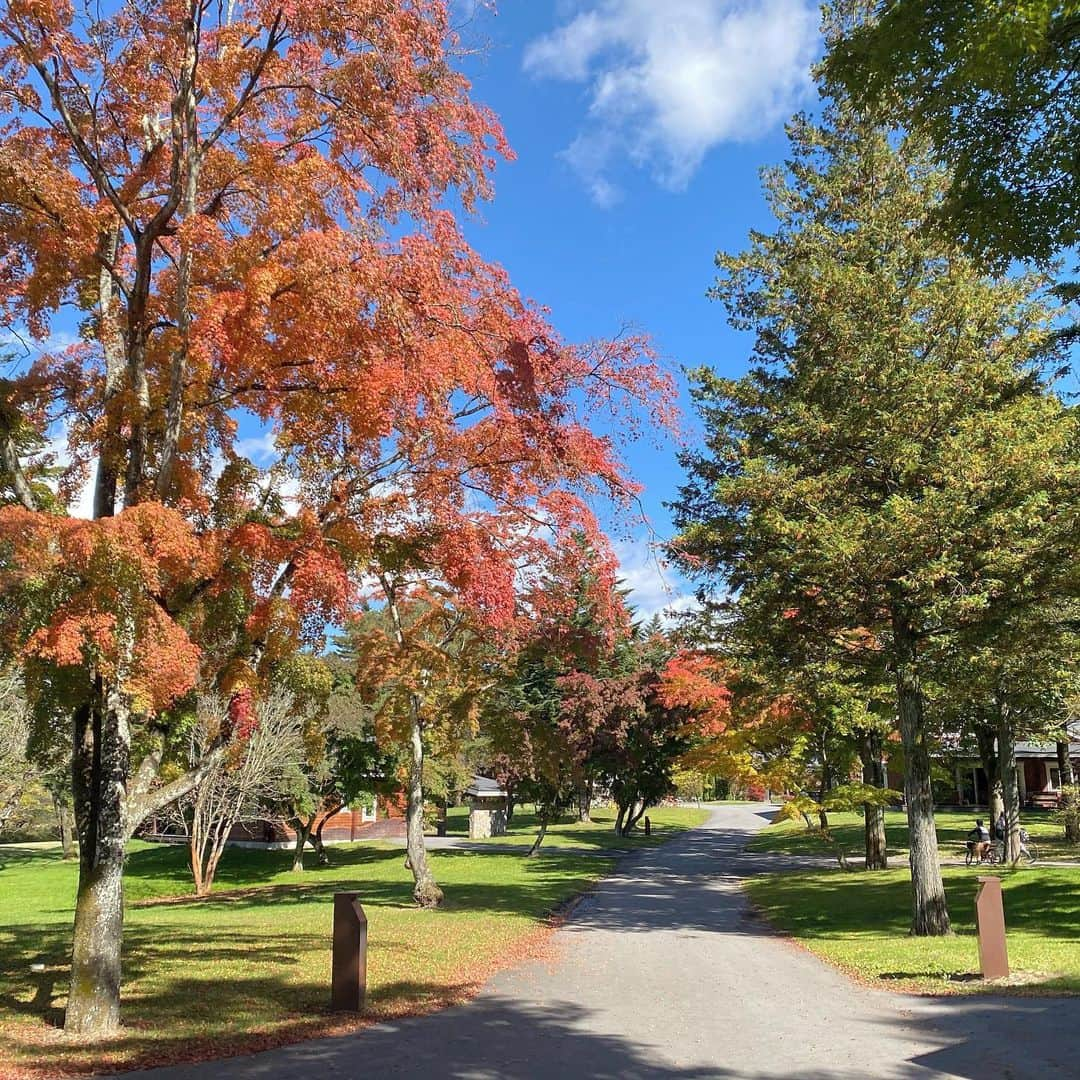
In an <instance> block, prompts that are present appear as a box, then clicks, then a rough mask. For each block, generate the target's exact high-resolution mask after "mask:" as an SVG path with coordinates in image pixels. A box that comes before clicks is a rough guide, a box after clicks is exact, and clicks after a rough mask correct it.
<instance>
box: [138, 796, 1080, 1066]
mask: <svg viewBox="0 0 1080 1080" xmlns="http://www.w3.org/2000/svg"><path fill="white" fill-rule="evenodd" d="M768 816H769V814H768V812H767V811H764V810H760V809H758V808H755V807H752V806H723V807H719V808H717V809H716V810H714V812H713V814H712V817H711V819H710V820H709V822H708V823H707V824H706V825H704V826H702V827H701V828H698V829H694V830H692V831H691V832H689V833H686V834H684V835H683V836H681V837H679V838H678V839H676V840H673V841H672V842H671V843H669V844H666V845H664V846H663V847H660V848H654V849H651V850H649V851H646V852H642V853H641V854H639V855H637V856H634V857H633V858H632V859H628V860H626V861H625V862H623V863H622V864H621V866H620V869H619V871H618V872H617V873H616V874H615V875H614V876H612V877H610V878H608V879H606V880H605V881H604V882H603V883H602V884H601V885H600V887H599V888H598V889H597V890H596V892H595V893H594V894H592V895H591V896H589V897H588V898H587V899H586V900H584V901H583V902H582V903H581V904H580V905H579V906H578V907H577V909H576V910H575V912H574V915H573V917H572V918H571V920H570V921H569V922H568V923H567V925H566V926H565V927H564V928H562V929H561V930H559V931H558V933H557V934H556V950H555V959H553V960H548V961H543V962H536V963H532V964H527V965H525V966H523V967H520V968H516V969H514V970H512V971H507V972H504V973H502V974H501V975H499V976H497V977H496V978H494V979H493V980H492V981H491V983H490V984H489V985H488V986H487V987H486V988H485V989H484V990H483V991H482V992H481V993H480V995H479V996H478V997H477V998H475V999H474V1000H473V1001H472V1002H470V1003H469V1004H468V1005H465V1006H462V1007H460V1008H455V1009H451V1010H447V1011H446V1012H442V1013H439V1014H436V1015H434V1016H429V1017H421V1018H417V1019H414V1020H407V1021H403V1022H400V1023H396V1024H380V1025H377V1026H375V1027H372V1028H369V1029H367V1030H366V1031H363V1032H360V1033H358V1034H356V1035H352V1036H344V1037H339V1038H333V1039H319V1040H315V1041H312V1042H307V1043H300V1044H298V1045H296V1046H291V1047H286V1048H283V1049H279V1050H273V1051H269V1052H267V1053H264V1054H259V1055H256V1056H253V1057H245V1058H233V1059H231V1060H228V1061H213V1062H207V1063H205V1064H203V1065H192V1066H181V1067H175V1068H169V1069H159V1070H152V1071H149V1072H145V1073H139V1074H135V1075H139V1076H147V1077H156V1078H158V1080H204V1078H205V1080H209V1078H214V1080H218V1078H220V1080H256V1078H258V1080H271V1078H272V1080H279V1078H280V1080H285V1078H290V1080H291V1078H299V1077H311V1078H313V1080H331V1078H339V1077H350V1078H351V1077H355V1078H365V1080H367V1078H371V1080H381V1078H382V1077H410V1078H421V1077H422V1078H424V1080H441V1078H454V1080H525V1078H537V1080H576V1078H578V1077H590V1078H604V1080H607V1078H611V1080H636V1078H639V1077H642V1078H643V1077H658V1078H659V1077H671V1078H687V1077H719V1078H725V1077H736V1078H740V1080H766V1078H768V1080H774V1078H780V1077H792V1078H798V1080H856V1078H859V1080H862V1078H868V1077H880V1078H885V1080H892V1078H898V1077H943V1076H944V1077H948V1076H952V1077H964V1078H970V1080H976V1078H978V1080H1027V1078H1032V1080H1034V1078H1036V1077H1038V1078H1039V1080H1046V1078H1047V1077H1052V1078H1053V1077H1076V1076H1080V998H1061V999H1051V998H1016V997H1012V998H997V997H987V996H980V997H953V998H918V997H911V996H904V995H899V994H893V993H889V992H887V991H878V990H871V989H866V988H864V987H861V986H859V985H857V984H855V983H853V982H851V981H849V980H848V979H846V978H845V977H844V976H842V975H841V974H839V973H838V972H836V971H834V970H832V969H831V968H828V967H826V966H825V965H824V964H821V963H820V962H819V961H817V960H815V959H814V958H813V957H812V956H810V955H809V954H808V953H806V952H804V951H803V950H801V949H799V948H798V947H796V946H794V945H792V944H791V943H790V942H787V941H785V940H783V939H781V938H779V937H777V936H775V935H773V934H771V933H769V932H768V930H767V928H766V927H765V926H763V925H762V923H761V921H760V920H759V919H758V918H756V917H755V915H754V912H753V911H752V909H751V908H750V906H749V905H748V903H747V901H746V898H745V896H744V894H743V892H742V890H741V888H740V887H739V880H740V877H741V876H742V875H743V874H744V873H746V872H747V871H748V870H750V869H751V868H753V869H755V870H758V871H760V870H763V869H769V868H771V865H770V864H771V863H772V860H767V859H763V858H761V857H760V856H759V857H755V858H753V859H750V858H745V857H741V856H740V854H739V853H740V851H741V849H742V846H743V845H744V844H745V842H746V839H747V837H748V836H750V835H751V834H752V833H753V832H754V831H755V830H756V829H758V828H760V827H761V826H762V825H764V824H765V823H766V821H767V819H768Z"/></svg>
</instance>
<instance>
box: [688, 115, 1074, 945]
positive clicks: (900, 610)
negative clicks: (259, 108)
mask: <svg viewBox="0 0 1080 1080" xmlns="http://www.w3.org/2000/svg"><path fill="white" fill-rule="evenodd" d="M789 137H790V140H791V160H790V161H789V163H788V164H787V166H786V167H785V168H782V169H773V170H770V171H767V172H766V174H765V188H766V194H767V196H768V199H769V202H770V205H771V207H772V210H773V213H774V214H775V216H776V218H777V227H776V230H775V231H774V232H773V233H771V234H764V233H754V234H752V237H751V244H750V247H749V248H748V249H747V250H746V251H745V252H743V253H741V254H737V255H725V254H721V255H720V256H718V260H717V261H718V265H719V267H720V271H721V274H720V277H719V280H718V282H717V284H716V286H715V289H714V290H713V295H714V296H715V297H716V298H718V299H720V300H721V301H723V303H724V304H725V305H726V307H727V309H728V312H729V315H730V320H731V322H732V324H733V325H734V326H735V327H736V328H738V329H742V330H748V331H751V332H753V333H754V335H755V338H756V340H755V346H754V366H753V368H752V369H751V371H750V372H749V373H748V374H747V375H746V376H745V377H744V378H742V379H740V380H737V381H733V380H728V379H722V378H720V377H718V376H717V375H716V374H714V373H713V372H711V371H709V370H701V371H698V372H697V373H696V375H695V389H694V396H695V399H696V402H697V406H698V408H699V411H700V413H701V416H702V418H703V420H704V422H705V427H706V433H707V434H706V439H705V445H704V446H703V447H702V448H701V449H700V450H695V451H691V452H688V453H687V454H686V455H685V457H684V465H685V467H686V468H687V470H688V473H689V480H688V482H687V484H686V485H685V486H684V487H683V488H682V489H681V492H680V496H679V499H678V501H677V502H676V504H675V507H674V509H675V516H676V522H677V525H678V528H679V529H680V530H681V535H680V536H679V537H678V538H677V540H676V542H675V544H674V554H675V556H676V557H677V558H678V559H679V560H680V561H681V563H682V565H683V567H684V568H685V569H686V570H687V572H689V573H692V574H698V575H702V576H703V577H704V580H705V586H704V591H708V589H709V583H710V581H711V580H712V579H713V578H714V577H715V575H717V574H723V575H724V578H725V584H726V587H727V588H728V589H729V590H730V593H731V595H732V596H733V597H734V600H733V601H732V607H733V609H734V612H735V614H736V616H737V617H738V618H739V620H740V621H741V622H742V623H743V624H744V625H745V627H746V628H747V630H748V631H749V632H750V633H752V634H753V635H754V636H755V637H756V639H757V640H758V641H760V642H762V643H764V646H765V647H769V648H773V649H775V648H776V647H777V646H776V642H777V641H781V642H782V641H783V640H784V639H785V638H787V639H791V640H793V641H794V642H798V641H799V640H800V639H801V640H804V641H805V640H806V639H813V640H814V641H815V642H816V643H817V644H818V645H820V646H825V647H827V648H828V650H829V652H830V653H831V655H832V656H834V657H835V659H836V660H837V661H838V662H839V663H842V664H843V665H845V666H847V667H850V668H854V669H859V668H861V669H863V670H865V671H866V672H868V673H873V672H882V671H884V672H887V673H888V675H889V677H890V679H891V681H892V683H893V688H894V706H895V711H896V716H897V720H898V726H899V729H900V734H901V738H902V743H903V751H904V761H905V798H906V804H907V812H908V823H909V836H910V847H911V874H912V885H913V889H912V894H913V917H912V932H913V933H915V934H920V935H932V934H944V933H948V932H949V916H948V910H947V906H946V899H945V891H944V887H943V883H942V878H941V873H940V869H939V866H938V852H937V839H936V833H935V828H934V814H933V802H932V795H931V786H930V756H929V755H930V738H931V735H932V727H931V724H930V721H929V719H928V717H927V714H926V698H925V693H924V689H923V682H924V679H925V678H926V676H927V665H928V664H929V663H930V662H931V661H932V660H933V659H934V657H935V656H936V655H937V654H938V653H939V652H940V651H941V649H942V648H943V647H944V645H945V644H946V643H947V642H948V641H949V640H950V639H951V636H953V635H956V634H957V633H959V632H961V631H963V630H964V629H965V628H966V627H969V626H971V625H974V624H977V623H978V622H979V621H980V620H983V619H985V618H986V616H987V612H988V611H989V610H991V609H995V608H1001V607H1007V606H1008V605H1010V604H1018V603H1031V602H1034V601H1035V599H1036V598H1037V597H1038V596H1039V595H1040V590H1041V589H1044V587H1045V585H1046V582H1045V580H1044V575H1043V569H1044V568H1045V567H1046V566H1048V565H1050V564H1051V563H1052V562H1053V559H1054V555H1053V552H1052V548H1053V543H1054V542H1055V541H1052V540H1051V539H1050V538H1049V531H1048V530H1050V527H1051V525H1056V524H1057V523H1058V517H1059V516H1060V515H1059V511H1060V508H1061V506H1062V504H1063V501H1068V500H1069V499H1071V498H1072V497H1073V495H1072V488H1071V487H1070V485H1071V484H1073V483H1074V480H1075V476H1074V475H1073V474H1074V469H1073V468H1072V467H1071V466H1070V465H1069V464H1068V460H1069V447H1070V444H1071V442H1072V440H1073V427H1074V424H1073V420H1072V418H1071V417H1070V415H1069V413H1068V411H1067V410H1066V409H1064V408H1063V406H1062V404H1061V403H1060V401H1059V400H1058V399H1057V398H1056V397H1055V396H1053V395H1052V394H1051V393H1049V392H1048V390H1047V388H1046V386H1045V385H1044V382H1043V380H1042V378H1041V374H1040V371H1041V366H1040V360H1042V361H1045V360H1046V359H1048V358H1049V356H1048V350H1049V349H1050V347H1051V346H1050V342H1051V340H1052V328H1051V313H1050V312H1049V311H1048V310H1047V308H1046V307H1045V306H1044V305H1043V303H1042V302H1041V300H1040V295H1041V290H1042V288H1043V287H1044V286H1045V284H1046V283H1045V282H1044V281H1042V280H1041V279H1038V278H1035V277H1030V276H1028V277H1023V278H1000V279H992V278H987V277H985V276H984V275H983V274H982V273H980V271H979V269H978V268H977V267H976V266H975V265H974V264H973V263H972V262H971V261H970V260H969V259H968V258H966V257H965V256H964V255H963V254H962V253H961V252H959V251H958V250H953V249H951V248H949V247H948V246H944V245H943V244H942V242H941V241H940V240H939V239H937V238H936V237H934V236H933V235H932V234H931V233H930V231H929V230H926V229H924V228H923V227H922V226H923V225H924V224H925V222H926V221H927V220H928V218H929V217H930V216H931V215H932V214H933V213H934V212H935V211H936V209H937V208H938V206H939V205H940V202H941V198H942V194H943V192H944V190H945V188H946V184H947V178H946V177H944V176H943V175H942V174H941V173H940V172H938V171H937V170H936V169H935V168H934V167H933V166H932V163H931V162H930V160H929V157H928V154H927V152H926V150H925V148H924V146H923V145H922V144H921V143H920V142H919V141H918V140H917V139H914V138H909V139H906V140H903V141H900V142H897V141H895V140H893V139H890V137H888V136H887V134H886V133H885V132H883V131H882V130H880V129H879V128H878V127H876V126H875V124H874V123H873V122H872V121H871V120H869V119H867V118H866V117H863V116H861V115H860V114H858V113H857V112H856V111H855V110H854V109H852V108H851V107H849V105H848V104H847V103H845V102H843V101H836V102H831V103H828V104H827V106H826V108H825V109H824V113H823V121H822V123H821V124H814V123H811V122H810V121H809V120H807V119H805V118H802V117H799V118H796V119H795V120H794V121H793V122H792V123H791V125H790V126H789ZM792 656H794V657H797V656H798V651H797V648H795V649H793V650H792Z"/></svg>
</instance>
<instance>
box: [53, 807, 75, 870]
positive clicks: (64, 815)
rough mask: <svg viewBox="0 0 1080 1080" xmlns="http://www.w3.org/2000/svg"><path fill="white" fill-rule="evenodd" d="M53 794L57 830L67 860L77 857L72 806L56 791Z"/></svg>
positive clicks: (61, 848)
mask: <svg viewBox="0 0 1080 1080" xmlns="http://www.w3.org/2000/svg"><path fill="white" fill-rule="evenodd" d="M50 794H51V795H52V803H53V812H54V813H55V814H56V830H57V832H58V833H59V834H60V850H61V851H62V852H63V858H64V861H65V862H69V861H70V860H72V859H74V858H76V857H77V856H78V852H77V851H76V850H75V835H74V824H75V823H74V821H73V820H72V814H71V807H70V806H68V804H67V803H66V802H65V801H64V800H63V799H62V798H58V797H57V795H56V794H55V792H51V793H50Z"/></svg>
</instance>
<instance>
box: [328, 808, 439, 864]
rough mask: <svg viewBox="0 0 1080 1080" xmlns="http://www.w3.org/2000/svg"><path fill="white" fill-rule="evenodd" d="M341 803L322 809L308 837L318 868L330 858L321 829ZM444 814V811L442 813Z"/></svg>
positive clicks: (338, 809) (335, 812)
mask: <svg viewBox="0 0 1080 1080" xmlns="http://www.w3.org/2000/svg"><path fill="white" fill-rule="evenodd" d="M342 805H343V804H342V803H340V802H331V803H330V806H329V808H327V807H324V808H323V815H322V817H321V818H319V824H318V826H317V827H316V829H315V832H314V834H313V835H311V836H309V837H308V840H309V841H310V843H311V846H312V847H313V848H314V849H315V855H316V857H317V858H318V860H319V865H320V866H329V865H330V856H329V855H328V854H327V852H326V844H325V843H323V829H325V828H326V823H327V822H328V821H329V820H330V819H331V818H332V817H333V816H334V815H335V814H337V813H339V812H340V810H341V808H342ZM443 812H444V813H445V810H444V811H443Z"/></svg>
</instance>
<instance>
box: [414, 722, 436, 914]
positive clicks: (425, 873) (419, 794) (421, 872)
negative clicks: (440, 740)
mask: <svg viewBox="0 0 1080 1080" xmlns="http://www.w3.org/2000/svg"><path fill="white" fill-rule="evenodd" d="M409 749H410V751H411V754H412V760H411V761H410V763H409V803H408V809H407V810H406V812H405V843H406V850H407V851H408V862H409V869H410V870H411V871H412V876H413V880H414V882H415V885H414V886H413V899H414V900H415V901H416V902H417V904H419V906H420V907H438V906H439V905H440V904H441V903H442V902H443V893H442V889H440V888H439V886H438V885H436V884H435V878H434V876H433V875H432V873H431V869H430V867H429V866H428V859H427V849H426V848H425V847H424V729H423V722H422V721H421V719H420V708H419V703H418V702H416V701H414V702H413V703H412V730H411V732H410V736H409Z"/></svg>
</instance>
